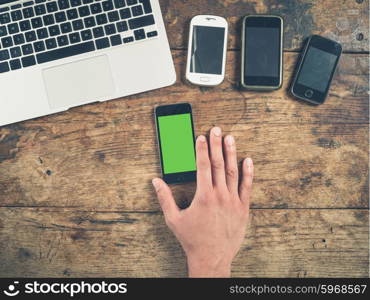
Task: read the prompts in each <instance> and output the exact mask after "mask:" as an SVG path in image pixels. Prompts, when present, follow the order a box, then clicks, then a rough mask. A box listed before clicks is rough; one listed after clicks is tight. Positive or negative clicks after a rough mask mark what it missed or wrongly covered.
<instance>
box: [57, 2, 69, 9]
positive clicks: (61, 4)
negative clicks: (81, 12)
mask: <svg viewBox="0 0 370 300" xmlns="http://www.w3.org/2000/svg"><path fill="white" fill-rule="evenodd" d="M58 6H59V9H67V8H69V7H70V6H69V2H68V0H59V1H58Z"/></svg>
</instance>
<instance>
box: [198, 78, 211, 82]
mask: <svg viewBox="0 0 370 300" xmlns="http://www.w3.org/2000/svg"><path fill="white" fill-rule="evenodd" d="M209 80H210V78H209V77H200V81H202V82H209Z"/></svg>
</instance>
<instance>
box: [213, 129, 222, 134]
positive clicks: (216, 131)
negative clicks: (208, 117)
mask: <svg viewBox="0 0 370 300" xmlns="http://www.w3.org/2000/svg"><path fill="white" fill-rule="evenodd" d="M213 134H214V135H215V136H221V128H220V127H214V128H213Z"/></svg>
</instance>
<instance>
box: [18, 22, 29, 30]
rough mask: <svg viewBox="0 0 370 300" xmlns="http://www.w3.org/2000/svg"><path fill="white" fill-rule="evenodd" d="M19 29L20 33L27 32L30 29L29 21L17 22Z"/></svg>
mask: <svg viewBox="0 0 370 300" xmlns="http://www.w3.org/2000/svg"><path fill="white" fill-rule="evenodd" d="M19 28H20V29H21V31H27V30H30V29H31V22H30V21H29V20H23V21H21V22H19Z"/></svg>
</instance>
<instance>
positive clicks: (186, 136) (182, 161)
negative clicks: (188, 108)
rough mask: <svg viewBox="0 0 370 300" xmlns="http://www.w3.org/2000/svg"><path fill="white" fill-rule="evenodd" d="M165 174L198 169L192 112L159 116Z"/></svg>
mask: <svg viewBox="0 0 370 300" xmlns="http://www.w3.org/2000/svg"><path fill="white" fill-rule="evenodd" d="M158 125H159V133H160V139H161V140H160V143H161V149H162V160H163V172H164V173H165V174H173V173H181V172H190V171H195V170H196V163H195V150H194V138H193V130H192V125H191V116H190V114H181V115H171V116H163V117H158Z"/></svg>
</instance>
